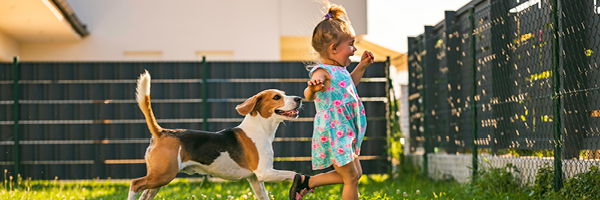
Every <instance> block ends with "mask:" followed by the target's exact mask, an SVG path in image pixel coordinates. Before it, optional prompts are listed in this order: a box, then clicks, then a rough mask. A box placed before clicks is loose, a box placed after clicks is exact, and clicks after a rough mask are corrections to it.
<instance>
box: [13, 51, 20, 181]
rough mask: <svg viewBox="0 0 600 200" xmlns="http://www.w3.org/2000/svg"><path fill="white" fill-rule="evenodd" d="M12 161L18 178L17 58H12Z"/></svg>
mask: <svg viewBox="0 0 600 200" xmlns="http://www.w3.org/2000/svg"><path fill="white" fill-rule="evenodd" d="M13 120H14V123H13V137H14V138H13V139H14V144H13V153H14V155H13V157H14V158H13V160H14V165H15V169H14V170H15V174H16V175H17V176H18V175H19V174H20V173H21V172H20V168H21V159H20V158H21V155H20V152H19V150H20V145H19V58H18V57H14V58H13Z"/></svg>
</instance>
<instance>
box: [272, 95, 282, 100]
mask: <svg viewBox="0 0 600 200" xmlns="http://www.w3.org/2000/svg"><path fill="white" fill-rule="evenodd" d="M273 99H275V100H279V99H281V96H279V95H275V96H274V97H273Z"/></svg>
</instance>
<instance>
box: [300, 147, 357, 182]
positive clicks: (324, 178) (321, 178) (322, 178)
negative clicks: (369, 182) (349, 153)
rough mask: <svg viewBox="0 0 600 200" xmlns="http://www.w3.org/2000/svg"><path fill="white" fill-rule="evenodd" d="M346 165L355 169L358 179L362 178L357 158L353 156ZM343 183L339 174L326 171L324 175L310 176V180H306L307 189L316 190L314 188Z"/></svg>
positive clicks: (334, 171) (333, 171)
mask: <svg viewBox="0 0 600 200" xmlns="http://www.w3.org/2000/svg"><path fill="white" fill-rule="evenodd" d="M348 164H352V165H354V166H355V167H356V169H357V172H358V178H359V179H360V177H361V176H362V167H361V165H360V160H358V156H357V155H354V160H353V161H352V162H350V163H348ZM348 164H347V165H348ZM347 165H346V166H347ZM334 168H335V165H334ZM302 181H304V176H303V177H302ZM343 183H344V180H343V179H342V176H340V174H339V173H338V172H337V171H336V170H331V171H328V172H325V173H320V174H317V175H315V176H311V177H310V179H309V180H308V187H310V188H316V187H319V186H324V185H332V184H343Z"/></svg>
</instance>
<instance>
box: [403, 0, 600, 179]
mask: <svg viewBox="0 0 600 200" xmlns="http://www.w3.org/2000/svg"><path fill="white" fill-rule="evenodd" d="M599 6H600V5H599V4H598V1H597V0H528V1H523V0H521V1H518V0H509V1H506V0H489V1H484V0H474V1H471V2H470V3H469V4H467V5H466V6H464V7H463V8H461V9H459V10H457V11H446V13H445V19H444V20H443V21H442V22H440V23H439V24H437V25H436V26H425V28H424V33H423V34H421V35H419V36H418V37H411V38H408V43H409V44H408V48H409V52H408V53H409V58H408V63H409V79H410V80H409V91H410V97H409V101H410V126H411V127H410V136H411V138H410V141H411V142H410V145H411V147H410V149H411V151H412V152H413V153H415V152H419V151H421V150H422V152H424V153H425V154H426V155H427V154H452V155H455V154H465V153H466V154H471V153H473V152H476V153H475V154H472V157H473V161H472V163H471V166H472V167H473V168H474V169H477V167H478V166H479V165H481V161H480V159H478V155H483V156H487V155H491V156H492V157H497V158H503V159H505V160H508V162H512V163H517V162H522V163H524V164H520V165H519V167H521V168H522V170H530V171H535V170H537V169H538V168H540V167H543V163H550V166H552V167H553V168H554V171H555V174H556V175H557V176H555V177H556V180H555V187H556V188H560V187H562V186H561V184H562V182H563V181H564V180H563V179H564V178H567V177H571V176H572V175H573V174H576V173H579V172H582V171H585V170H587V167H588V166H590V165H598V164H600V160H599V159H600V130H599V128H600V126H599V122H600V118H599V117H600V104H598V100H599V99H600V98H599V97H600V90H599V89H600V87H599V86H598V84H599V83H598V80H600V71H598V61H600V56H599V54H598V53H600V49H599V48H600V37H599V35H600V30H599V29H600V26H599V25H600V16H599V14H600V7H599ZM523 160H529V161H527V162H523ZM428 162H431V160H428V156H424V157H423V163H424V166H428ZM428 168H429V167H425V170H427V169H428ZM465 168H466V167H465ZM533 176H535V173H532V174H529V176H528V177H525V178H526V179H528V180H529V181H532V180H533V178H534V177H533Z"/></svg>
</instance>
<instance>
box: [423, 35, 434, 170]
mask: <svg viewBox="0 0 600 200" xmlns="http://www.w3.org/2000/svg"><path fill="white" fill-rule="evenodd" d="M424 29H425V32H424V33H423V49H424V52H425V53H424V55H423V58H422V61H423V65H422V67H423V79H422V80H423V93H422V94H423V118H424V119H423V140H424V141H423V149H424V153H423V168H424V170H423V172H424V173H425V175H427V176H428V175H429V167H428V166H429V161H428V159H427V154H428V153H431V152H433V145H432V141H431V135H430V133H429V130H430V129H429V122H428V121H429V120H428V117H427V115H428V114H429V110H427V109H428V108H427V101H428V99H427V95H428V94H427V89H428V88H429V87H430V85H428V83H427V76H430V75H431V74H430V73H429V70H431V67H432V66H430V67H428V66H427V65H428V64H429V63H428V62H430V61H432V59H435V54H434V53H433V52H434V48H435V47H434V46H435V44H430V43H428V42H427V40H430V37H433V26H425V27H424ZM432 57H433V58H432Z"/></svg>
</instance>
